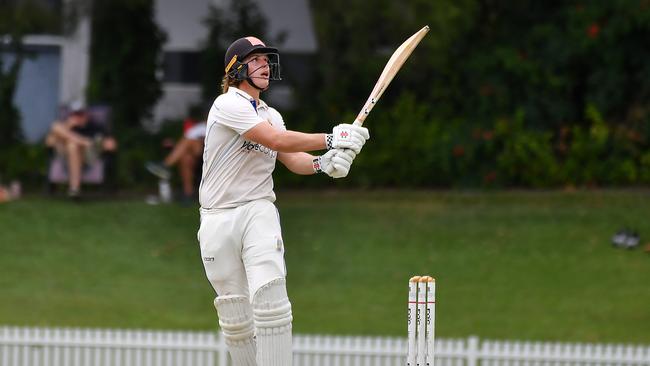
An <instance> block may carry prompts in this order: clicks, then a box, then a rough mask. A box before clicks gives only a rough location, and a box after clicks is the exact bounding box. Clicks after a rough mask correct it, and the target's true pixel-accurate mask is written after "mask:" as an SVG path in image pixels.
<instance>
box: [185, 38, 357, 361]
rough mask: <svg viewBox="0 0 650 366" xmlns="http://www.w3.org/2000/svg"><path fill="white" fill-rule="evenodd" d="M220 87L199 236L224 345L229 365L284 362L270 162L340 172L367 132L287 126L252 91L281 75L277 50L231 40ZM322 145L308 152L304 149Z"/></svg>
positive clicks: (287, 346) (286, 342)
mask: <svg viewBox="0 0 650 366" xmlns="http://www.w3.org/2000/svg"><path fill="white" fill-rule="evenodd" d="M224 64H225V65H226V67H225V76H224V78H223V84H222V86H223V94H221V95H220V96H218V97H217V98H216V100H215V101H214V103H213V105H212V108H211V109H210V112H209V114H208V120H207V126H206V135H205V144H204V151H203V175H202V179H201V184H200V187H199V203H200V205H201V208H200V215H201V224H200V227H199V231H198V235H197V236H198V239H199V244H200V248H201V257H202V260H203V265H204V268H205V273H206V276H207V278H208V280H209V281H210V284H211V285H212V287H213V288H214V290H215V292H216V294H217V297H216V298H215V300H214V305H215V308H216V310H217V314H218V317H219V324H220V327H221V329H222V331H223V333H224V336H225V338H226V344H227V346H228V350H229V353H230V355H231V358H232V360H233V363H234V364H235V365H237V366H249V365H257V366H271V365H273V366H290V365H291V364H292V342H291V321H292V316H291V303H290V302H289V298H288V295H287V290H286V282H285V278H286V267H285V262H284V242H283V240H282V233H281V229H280V219H279V214H278V211H277V209H276V207H275V205H274V202H275V193H274V192H273V178H272V173H273V170H274V168H275V162H276V160H279V161H280V162H282V163H283V164H284V165H285V166H286V167H287V168H288V169H289V170H290V171H292V172H293V173H296V174H302V175H309V174H315V173H320V172H322V173H325V174H327V175H329V176H331V177H333V178H342V177H345V176H346V175H347V174H348V172H349V170H350V166H351V164H352V161H353V160H354V158H355V157H356V155H357V154H358V153H359V152H360V151H361V148H362V147H363V145H364V144H365V142H366V140H367V139H368V138H369V137H370V135H369V133H368V130H367V129H366V128H363V127H359V126H354V125H351V124H340V125H337V126H336V127H334V128H333V131H332V133H331V134H325V133H301V132H297V131H291V130H288V129H287V128H286V127H285V123H284V121H283V119H282V116H281V115H280V113H278V111H276V110H275V109H273V108H272V107H270V106H268V105H267V104H266V103H265V102H264V101H263V100H261V99H260V93H261V92H263V91H265V90H267V89H268V88H269V84H270V81H271V80H280V63H279V54H278V50H277V49H275V48H272V47H267V46H266V45H265V44H264V43H263V42H262V41H261V40H259V39H258V38H256V37H245V38H240V39H238V40H236V41H235V42H233V43H232V44H231V45H230V47H229V48H228V50H227V51H226V54H225V60H224ZM317 150H327V151H326V152H325V153H324V154H323V155H320V156H314V155H311V154H309V153H307V152H306V151H317Z"/></svg>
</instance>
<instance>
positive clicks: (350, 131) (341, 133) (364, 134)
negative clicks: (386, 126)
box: [325, 123, 370, 154]
mask: <svg viewBox="0 0 650 366" xmlns="http://www.w3.org/2000/svg"><path fill="white" fill-rule="evenodd" d="M369 138H370V132H368V129H367V128H365V127H361V126H355V125H351V124H346V123H342V124H340V125H338V126H335V127H334V129H333V130H332V133H331V134H328V135H326V136H325V143H326V145H327V149H328V150H331V149H352V150H353V151H354V152H355V153H357V154H358V153H360V152H361V148H362V147H363V145H364V144H365V143H366V140H368V139H369Z"/></svg>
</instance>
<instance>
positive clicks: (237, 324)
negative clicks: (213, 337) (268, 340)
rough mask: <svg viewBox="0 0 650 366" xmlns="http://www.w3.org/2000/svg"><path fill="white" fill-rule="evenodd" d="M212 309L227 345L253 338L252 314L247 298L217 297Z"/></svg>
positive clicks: (233, 296)
mask: <svg viewBox="0 0 650 366" xmlns="http://www.w3.org/2000/svg"><path fill="white" fill-rule="evenodd" d="M214 307H215V308H216V309H217V314H218V315H219V326H220V327H221V330H222V331H223V334H224V336H225V338H226V343H227V344H229V345H233V344H237V343H241V342H246V341H248V340H249V339H252V338H253V333H254V327H253V314H252V310H251V306H250V303H249V301H248V297H246V296H240V295H230V296H219V297H217V298H216V299H214Z"/></svg>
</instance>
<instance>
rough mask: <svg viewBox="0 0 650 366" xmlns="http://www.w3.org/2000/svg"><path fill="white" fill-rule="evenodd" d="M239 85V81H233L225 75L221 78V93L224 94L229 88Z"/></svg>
mask: <svg viewBox="0 0 650 366" xmlns="http://www.w3.org/2000/svg"><path fill="white" fill-rule="evenodd" d="M239 83H241V81H238V80H235V79H233V78H231V77H230V76H228V74H226V75H224V76H223V79H221V92H222V93H224V94H225V93H226V92H228V88H229V87H231V86H237V85H239Z"/></svg>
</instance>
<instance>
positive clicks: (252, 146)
mask: <svg viewBox="0 0 650 366" xmlns="http://www.w3.org/2000/svg"><path fill="white" fill-rule="evenodd" d="M240 150H242V151H245V152H247V153H250V152H256V153H262V154H264V155H266V156H268V157H270V158H271V159H275V157H276V156H277V155H278V153H277V152H276V151H273V150H271V149H269V148H268V147H266V146H264V145H261V144H257V143H254V142H252V141H248V140H246V141H244V144H243V145H242V146H241V147H240Z"/></svg>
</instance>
